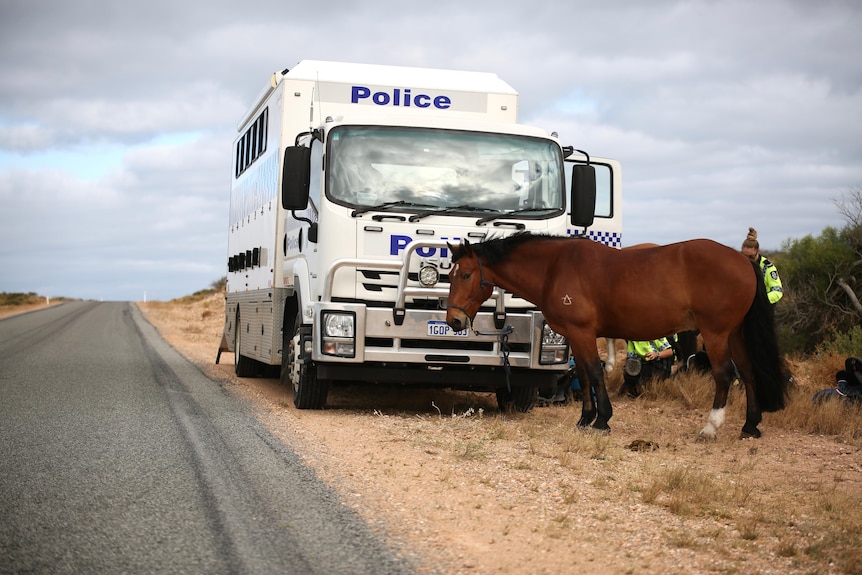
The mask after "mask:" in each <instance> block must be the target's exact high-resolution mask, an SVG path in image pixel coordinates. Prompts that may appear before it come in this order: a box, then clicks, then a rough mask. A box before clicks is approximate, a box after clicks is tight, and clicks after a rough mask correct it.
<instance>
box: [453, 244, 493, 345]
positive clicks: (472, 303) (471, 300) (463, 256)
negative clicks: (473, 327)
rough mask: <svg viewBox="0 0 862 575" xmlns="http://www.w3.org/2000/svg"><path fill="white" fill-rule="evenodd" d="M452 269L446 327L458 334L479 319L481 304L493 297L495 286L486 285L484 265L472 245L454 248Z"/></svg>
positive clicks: (488, 283)
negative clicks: (477, 317)
mask: <svg viewBox="0 0 862 575" xmlns="http://www.w3.org/2000/svg"><path fill="white" fill-rule="evenodd" d="M449 251H450V252H451V253H452V269H451V270H450V272H449V303H448V305H447V306H446V323H447V324H449V326H450V327H451V328H452V329H454V330H455V331H461V330H462V329H464V328H466V327H467V325H468V324H469V323H470V321H471V320H472V319H473V318H474V317H476V312H478V311H479V306H481V305H482V302H483V301H485V300H486V299H488V298H489V297H491V292H492V291H493V289H494V286H493V284H491V283H490V282H488V281H485V276H484V274H483V273H482V262H481V261H480V260H479V256H478V254H476V252H475V250H474V249H473V248H472V246H470V242H468V241H466V240H465V241H464V243H463V244H461V245H458V246H455V247H453V246H452V245H451V244H450V245H449Z"/></svg>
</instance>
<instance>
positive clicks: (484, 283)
mask: <svg viewBox="0 0 862 575" xmlns="http://www.w3.org/2000/svg"><path fill="white" fill-rule="evenodd" d="M476 263H477V264H478V265H479V287H477V288H476V291H475V293H473V295H472V297H471V298H470V299H469V300H468V301H467V303H465V304H464V306H463V307H462V306H459V305H452V304H446V309H449V308H452V309H457V310H459V311H462V312H464V315H465V316H466V317H467V321H468V322H470V324H471V325H472V323H473V319H472V318H471V317H470V314H469V312H467V310H466V309H465V308H466V306H469V305H470V304H472V303H473V302H474V301H476V300H477V299H478V298H482V299H479V300H478V301H479V305H481V304H482V302H483V301H485V299H487V298H483V297H482V290H483V289H484V288H485V286H491V287H492V288H493V287H494V284H492V283H491V282H489V281H488V280H486V279H485V272H484V271H483V270H482V260H481V259H480V258H479V256H478V255H477V256H476Z"/></svg>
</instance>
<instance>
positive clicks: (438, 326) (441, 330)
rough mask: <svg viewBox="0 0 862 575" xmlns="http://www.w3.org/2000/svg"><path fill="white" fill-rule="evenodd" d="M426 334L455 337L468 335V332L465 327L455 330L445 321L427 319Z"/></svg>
mask: <svg viewBox="0 0 862 575" xmlns="http://www.w3.org/2000/svg"><path fill="white" fill-rule="evenodd" d="M428 335H429V336H431V337H440V336H456V337H467V336H469V335H470V334H469V332H468V330H466V329H462V330H461V331H455V330H453V329H452V328H451V327H449V325H448V324H447V323H446V322H445V321H439V320H433V319H432V320H428Z"/></svg>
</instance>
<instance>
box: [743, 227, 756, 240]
mask: <svg viewBox="0 0 862 575" xmlns="http://www.w3.org/2000/svg"><path fill="white" fill-rule="evenodd" d="M745 239H747V240H752V241H754V240H756V239H757V230H755V229H754V228H748V235H747V236H745Z"/></svg>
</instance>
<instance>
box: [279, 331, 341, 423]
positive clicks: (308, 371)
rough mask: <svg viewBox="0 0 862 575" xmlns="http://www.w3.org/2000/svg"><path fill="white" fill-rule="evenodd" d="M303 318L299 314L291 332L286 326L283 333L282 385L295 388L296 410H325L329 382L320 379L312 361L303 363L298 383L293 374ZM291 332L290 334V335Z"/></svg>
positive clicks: (294, 402)
mask: <svg viewBox="0 0 862 575" xmlns="http://www.w3.org/2000/svg"><path fill="white" fill-rule="evenodd" d="M301 322H302V318H301V316H300V315H299V314H297V316H296V320H295V321H294V324H293V329H292V330H290V329H289V328H288V327H287V326H285V329H284V331H283V332H282V333H283V335H282V348H281V349H282V358H283V359H282V362H281V383H282V385H285V386H288V385H289V386H291V387H292V388H293V405H294V406H296V409H323V408H324V407H325V406H326V396H327V395H328V393H329V381H327V380H325V379H318V377H317V366H315V365H314V364H312V363H311V360H310V359H307V360H305V361H302V358H299V360H300V361H302V363H301V364H300V365H299V366H298V367H299V377H298V378H297V379H298V381H294V377H293V373H294V369H295V363H296V362H297V346H298V345H299V342H300V341H301V338H300V332H301V330H302V323H301ZM289 332H290V333H289Z"/></svg>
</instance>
